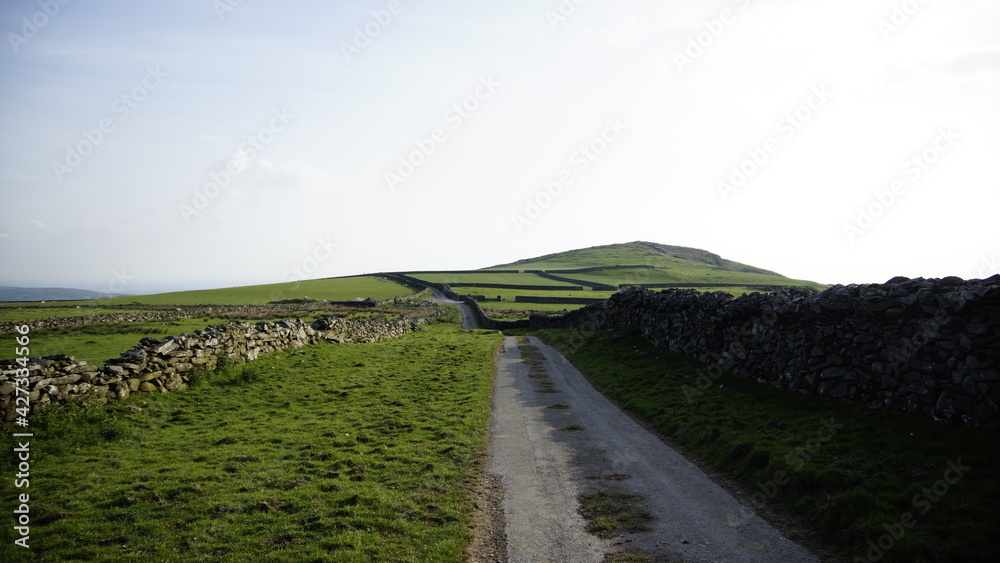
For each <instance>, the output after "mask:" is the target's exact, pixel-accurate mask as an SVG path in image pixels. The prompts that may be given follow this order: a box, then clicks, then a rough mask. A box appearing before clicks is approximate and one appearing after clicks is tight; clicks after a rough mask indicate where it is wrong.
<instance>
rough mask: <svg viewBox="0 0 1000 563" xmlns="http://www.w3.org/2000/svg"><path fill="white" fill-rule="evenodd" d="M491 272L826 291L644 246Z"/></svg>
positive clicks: (677, 249) (585, 251)
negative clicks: (535, 272)
mask: <svg viewBox="0 0 1000 563" xmlns="http://www.w3.org/2000/svg"><path fill="white" fill-rule="evenodd" d="M621 266H645V268H621ZM495 269H519V270H545V271H548V272H550V273H558V271H559V270H580V269H585V270H584V271H577V272H566V273H565V275H567V276H570V277H572V278H575V279H580V280H588V281H592V282H597V283H609V284H615V283H617V284H622V283H636V284H684V285H687V286H691V287H697V286H700V285H704V284H709V285H708V286H706V287H710V286H712V285H718V284H730V285H733V286H744V285H773V286H781V287H786V286H794V287H808V288H813V289H822V288H823V287H825V286H823V285H822V284H819V283H816V282H812V281H808V280H796V279H792V278H788V277H785V276H783V275H781V274H779V273H777V272H773V271H771V270H765V269H763V268H758V267H756V266H750V265H748V264H742V263H740V262H734V261H732V260H727V259H725V258H722V257H721V256H719V255H718V254H714V253H712V252H708V251H706V250H700V249H697V248H688V247H684V246H670V245H666V244H659V243H654V242H646V241H635V242H628V243H621V244H609V245H603V246H594V247H590V248H582V249H577V250H569V251H566V252H558V253H555V254H547V255H544V256H539V257H537V258H527V259H523V260H518V261H516V262H512V263H510V264H503V265H499V266H493V267H491V268H487V269H486V270H495ZM553 271H556V272H553Z"/></svg>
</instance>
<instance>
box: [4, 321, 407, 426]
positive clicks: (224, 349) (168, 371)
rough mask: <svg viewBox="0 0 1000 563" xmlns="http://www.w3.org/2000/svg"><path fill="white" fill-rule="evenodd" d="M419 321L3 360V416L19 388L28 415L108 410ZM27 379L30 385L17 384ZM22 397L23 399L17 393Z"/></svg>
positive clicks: (218, 336)
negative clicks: (233, 367) (73, 403)
mask: <svg viewBox="0 0 1000 563" xmlns="http://www.w3.org/2000/svg"><path fill="white" fill-rule="evenodd" d="M425 323H426V321H425V320H424V319H420V318H418V319H397V320H394V321H389V322H381V321H371V320H348V319H342V318H323V319H319V320H316V321H314V322H312V323H306V322H304V321H301V320H299V319H291V320H282V321H277V322H267V321H261V322H258V323H254V324H250V323H246V322H238V323H228V324H224V325H214V326H209V327H206V328H205V329H203V330H197V331H195V332H194V333H192V334H191V335H185V334H182V335H180V336H168V337H166V338H162V339H157V338H143V339H142V340H141V341H140V342H139V344H138V345H137V346H135V347H133V348H132V349H130V350H128V351H127V352H124V353H123V354H122V355H121V356H120V357H118V358H114V359H110V360H107V361H106V362H105V363H104V365H103V366H92V365H88V364H87V363H86V362H82V361H76V360H75V359H74V358H73V357H72V356H66V355H62V354H59V355H54V356H46V357H42V358H29V359H28V361H27V364H26V365H24V366H22V365H20V364H19V363H18V362H17V361H15V360H4V361H0V411H2V413H3V417H4V418H3V419H4V420H6V421H13V420H14V419H15V418H16V417H17V416H19V415H18V413H17V412H16V411H15V407H17V406H22V405H18V404H17V402H16V397H17V396H18V392H17V388H18V387H21V388H23V389H27V397H28V402H29V408H30V409H35V408H38V407H43V408H44V407H45V406H47V405H50V404H54V403H64V402H66V401H67V400H69V399H70V398H71V397H76V396H87V397H93V398H94V399H96V400H98V401H100V402H103V403H106V402H108V401H116V400H122V399H126V398H128V397H130V396H132V395H136V394H142V393H166V392H169V391H175V390H178V389H185V388H187V387H188V383H189V381H190V377H191V374H192V373H194V372H196V371H197V370H199V369H200V370H212V369H214V368H215V367H216V366H217V365H218V363H219V361H221V360H223V359H224V358H225V359H228V360H231V361H233V362H237V363H244V362H250V361H253V360H255V359H257V358H259V357H261V356H265V355H268V354H272V353H274V352H277V351H279V350H286V349H293V348H301V347H302V346H306V345H308V344H316V343H320V342H339V343H363V342H375V341H378V340H386V339H389V338H396V337H399V336H402V335H404V334H406V333H409V332H412V331H414V330H418V329H419V327H420V326H422V325H423V324H425ZM21 378H26V379H27V383H28V385H27V386H26V387H25V386H23V385H20V384H19V383H20V382H19V381H18V379H21ZM21 395H22V396H23V393H21Z"/></svg>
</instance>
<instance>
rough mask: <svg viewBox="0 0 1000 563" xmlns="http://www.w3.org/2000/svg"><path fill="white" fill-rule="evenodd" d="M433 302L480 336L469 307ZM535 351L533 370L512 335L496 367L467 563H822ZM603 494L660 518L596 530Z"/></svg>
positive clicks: (552, 357)
mask: <svg viewBox="0 0 1000 563" xmlns="http://www.w3.org/2000/svg"><path fill="white" fill-rule="evenodd" d="M435 293H437V292H435ZM436 297H437V298H438V301H440V302H441V303H443V304H451V305H457V306H458V307H459V309H460V310H461V312H462V321H463V322H462V325H463V326H464V327H465V328H469V329H472V328H477V326H478V325H477V323H476V319H475V317H474V315H473V314H472V312H471V311H470V310H469V308H468V307H466V306H465V305H462V304H460V303H459V302H456V301H450V300H447V299H444V298H443V296H441V295H440V294H437V295H436ZM528 344H529V347H528V349H529V350H530V349H531V348H532V347H533V348H534V349H535V350H537V351H538V352H540V354H541V357H540V361H539V360H536V361H535V362H534V363H535V367H534V370H533V371H532V369H531V368H529V365H528V364H527V363H526V362H525V361H524V360H523V358H522V355H521V350H520V348H519V346H518V342H517V338H515V337H511V336H508V337H506V338H505V339H504V350H503V352H502V353H501V355H500V357H499V358H498V360H497V371H496V376H495V379H494V384H493V398H492V411H491V415H490V441H489V451H488V456H489V457H488V461H487V465H486V470H487V475H486V478H485V479H484V480H483V483H481V485H480V489H479V491H478V493H477V496H476V499H475V502H476V505H477V506H478V507H479V513H478V514H477V516H476V519H475V523H474V524H475V526H476V529H475V531H474V533H475V535H476V540H475V541H474V542H473V546H472V548H471V549H470V553H469V558H470V561H473V562H477V563H478V562H486V561H491V562H492V561H497V562H499V561H509V562H511V563H519V562H531V563H535V562H567V563H586V562H603V561H606V560H609V558H612V557H623V556H624V555H625V554H634V555H645V556H647V557H648V559H647V561H655V562H660V561H663V562H671V563H676V562H678V561H683V562H687V563H702V562H714V563H728V562H732V563H758V562H759V563H773V562H782V563H800V562H802V563H804V562H819V559H818V558H816V557H815V556H814V555H812V554H811V553H809V552H808V551H807V550H805V549H804V548H803V547H801V546H799V545H798V544H796V543H794V542H792V541H790V540H788V539H786V538H785V537H784V536H782V534H781V533H780V532H779V531H778V530H777V529H775V528H774V527H773V526H771V525H770V524H768V523H767V522H766V521H764V520H763V519H761V518H760V517H759V516H757V515H756V514H754V513H753V512H752V511H750V510H749V509H747V508H746V507H744V506H743V505H742V504H741V503H740V502H739V501H737V500H736V499H735V498H734V497H733V496H732V495H731V494H730V493H729V492H728V491H727V490H726V489H724V488H722V487H720V486H719V485H718V484H716V483H715V482H714V481H712V480H711V479H710V478H709V477H708V476H707V475H706V474H705V473H704V472H703V471H702V470H701V469H699V468H698V467H697V466H696V465H694V464H693V463H691V462H690V461H688V460H687V459H686V458H684V457H683V456H681V455H680V454H678V453H677V452H676V451H674V450H673V449H672V448H670V447H668V446H667V445H666V444H664V443H663V442H662V441H661V440H660V439H659V438H657V437H656V436H654V435H653V434H651V433H650V432H649V431H647V430H646V429H644V428H643V427H641V426H639V424H637V423H636V422H635V421H634V420H632V419H631V418H629V416H628V415H626V414H625V413H624V412H622V410H621V409H619V408H618V407H617V406H615V405H614V404H613V403H612V402H611V401H609V400H608V399H607V398H606V397H604V396H603V395H601V394H600V393H599V392H598V391H597V390H595V389H594V387H593V386H592V385H590V383H589V382H588V381H587V379H586V378H585V377H584V376H583V374H581V373H580V372H579V371H578V370H577V369H576V368H575V367H574V366H573V365H572V364H571V363H570V362H569V361H568V360H567V359H566V358H565V357H564V356H563V355H562V354H560V353H559V352H558V351H557V350H555V349H554V348H552V347H551V346H548V345H546V344H544V343H543V342H542V341H541V340H539V339H538V338H535V337H530V338H529V339H528ZM553 407H555V408H553ZM595 494H601V495H604V497H603V498H615V499H621V498H627V499H629V500H627V501H625V505H626V506H628V507H629V508H631V509H633V510H635V511H638V512H641V513H644V514H647V515H649V516H651V517H652V518H651V519H650V520H648V521H645V522H644V523H643V524H644V527H646V528H647V529H645V530H641V531H629V530H623V529H618V530H613V531H610V532H609V531H604V532H601V533H600V534H598V533H592V532H590V531H588V528H589V527H591V525H590V523H589V522H588V520H587V519H585V518H584V516H582V515H581V512H580V498H581V496H583V495H595ZM615 554H619V555H615Z"/></svg>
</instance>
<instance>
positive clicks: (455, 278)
mask: <svg viewBox="0 0 1000 563" xmlns="http://www.w3.org/2000/svg"><path fill="white" fill-rule="evenodd" d="M409 275H410V276H411V277H414V278H417V279H420V280H424V281H429V282H433V283H447V284H454V283H501V284H511V285H551V286H553V287H559V286H566V285H577V284H572V283H566V282H561V281H556V280H551V279H549V278H543V277H542V276H539V275H536V274H523V273H522V274H490V273H475V272H468V273H464V274H419V273H418V274H409ZM483 289H488V288H483Z"/></svg>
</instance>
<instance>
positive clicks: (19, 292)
mask: <svg viewBox="0 0 1000 563" xmlns="http://www.w3.org/2000/svg"><path fill="white" fill-rule="evenodd" d="M103 297H108V294H107V293H102V292H100V291H90V290H87V289H70V288H65V287H9V286H0V301H71V300H77V301H82V300H87V299H101V298H103Z"/></svg>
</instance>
